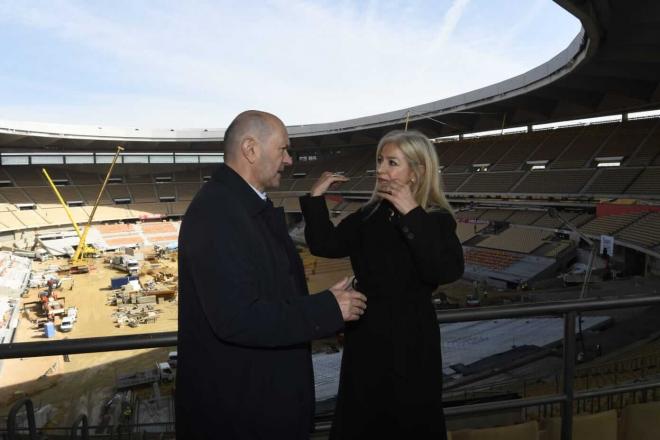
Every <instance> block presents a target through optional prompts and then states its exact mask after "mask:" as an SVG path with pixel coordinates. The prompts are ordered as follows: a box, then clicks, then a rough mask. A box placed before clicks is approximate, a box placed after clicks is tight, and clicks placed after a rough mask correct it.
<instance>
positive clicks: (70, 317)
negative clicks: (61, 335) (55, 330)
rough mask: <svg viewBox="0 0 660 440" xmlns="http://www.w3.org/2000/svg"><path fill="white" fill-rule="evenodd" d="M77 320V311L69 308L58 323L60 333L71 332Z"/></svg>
mask: <svg viewBox="0 0 660 440" xmlns="http://www.w3.org/2000/svg"><path fill="white" fill-rule="evenodd" d="M77 319H78V309H77V308H75V307H69V308H67V309H66V316H63V317H62V321H61V322H60V331H61V332H65V333H66V332H70V331H71V330H73V324H74V323H75V322H76V321H77Z"/></svg>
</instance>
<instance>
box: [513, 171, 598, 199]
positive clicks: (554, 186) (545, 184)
mask: <svg viewBox="0 0 660 440" xmlns="http://www.w3.org/2000/svg"><path fill="white" fill-rule="evenodd" d="M593 173H594V170H593V169H585V170H562V171H558V170H552V171H545V170H538V171H531V172H529V173H528V174H527V176H525V177H524V178H523V180H522V181H521V182H520V183H519V184H518V186H517V187H515V188H513V189H512V190H511V191H512V192H514V193H533V194H540V193H546V194H578V193H579V192H580V191H581V190H582V188H583V187H584V185H585V184H586V183H587V182H588V181H589V178H590V177H591V176H592V175H593Z"/></svg>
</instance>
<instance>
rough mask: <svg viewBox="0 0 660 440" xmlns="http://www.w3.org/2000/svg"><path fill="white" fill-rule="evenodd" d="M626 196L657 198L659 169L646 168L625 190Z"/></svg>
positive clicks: (659, 183) (659, 186) (659, 192)
mask: <svg viewBox="0 0 660 440" xmlns="http://www.w3.org/2000/svg"><path fill="white" fill-rule="evenodd" d="M626 193H628V194H637V195H639V194H645V195H653V196H655V197H659V195H660V167H658V168H646V169H645V170H644V171H642V173H641V174H640V175H639V176H638V177H637V179H636V180H635V181H634V182H633V183H632V184H631V185H630V187H629V188H628V189H627V190H626Z"/></svg>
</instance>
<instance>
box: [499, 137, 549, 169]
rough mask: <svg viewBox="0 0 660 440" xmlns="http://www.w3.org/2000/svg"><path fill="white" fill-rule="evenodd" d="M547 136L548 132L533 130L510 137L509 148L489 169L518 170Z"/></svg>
mask: <svg viewBox="0 0 660 440" xmlns="http://www.w3.org/2000/svg"><path fill="white" fill-rule="evenodd" d="M547 136H548V132H533V133H529V134H525V135H516V136H515V137H514V138H515V139H512V141H514V140H515V142H513V143H512V146H511V149H509V151H508V152H507V153H506V154H505V155H504V156H502V157H501V158H500V160H498V161H497V163H495V165H493V166H492V167H491V168H490V171H513V170H518V169H520V167H521V166H522V165H523V164H524V163H525V160H526V159H527V158H528V157H529V156H530V155H531V154H532V152H534V150H535V149H536V148H537V147H538V146H539V144H540V143H541V142H543V140H544V139H545V138H546V137H547Z"/></svg>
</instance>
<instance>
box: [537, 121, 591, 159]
mask: <svg viewBox="0 0 660 440" xmlns="http://www.w3.org/2000/svg"><path fill="white" fill-rule="evenodd" d="M584 130H586V128H567V129H564V130H552V131H550V132H549V134H548V137H546V138H545V139H544V140H543V142H541V144H540V145H539V147H538V148H537V149H536V151H534V153H532V155H531V156H530V157H529V158H528V159H527V160H530V161H538V160H545V161H548V162H550V163H551V166H555V165H556V167H557V168H577V167H574V166H562V165H563V164H562V163H561V162H557V163H556V164H555V163H554V161H558V160H559V159H560V158H561V157H562V153H564V152H565V151H567V152H568V151H573V149H574V148H569V147H571V145H572V144H573V143H574V142H575V141H576V138H579V137H580V136H579V135H580V134H581V132H584ZM568 163H571V162H568ZM578 166H579V165H578Z"/></svg>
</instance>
